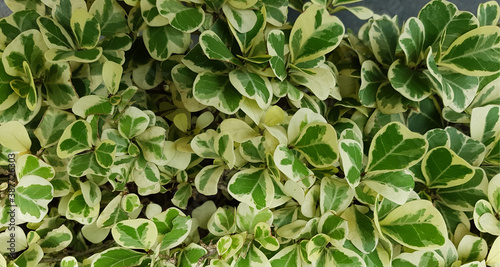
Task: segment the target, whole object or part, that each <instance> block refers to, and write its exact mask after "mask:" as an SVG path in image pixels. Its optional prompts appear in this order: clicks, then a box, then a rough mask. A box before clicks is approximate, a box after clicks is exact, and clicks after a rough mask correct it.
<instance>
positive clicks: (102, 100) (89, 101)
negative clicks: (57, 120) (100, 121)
mask: <svg viewBox="0 0 500 267" xmlns="http://www.w3.org/2000/svg"><path fill="white" fill-rule="evenodd" d="M72 111H73V113H74V114H76V115H78V116H80V117H82V118H87V117H88V116H89V115H94V114H99V115H112V114H113V112H114V111H115V107H114V106H113V105H112V104H111V103H110V102H109V99H108V98H107V97H104V96H98V95H87V96H84V97H82V98H80V99H78V100H77V101H76V103H75V104H74V105H73V107H72Z"/></svg>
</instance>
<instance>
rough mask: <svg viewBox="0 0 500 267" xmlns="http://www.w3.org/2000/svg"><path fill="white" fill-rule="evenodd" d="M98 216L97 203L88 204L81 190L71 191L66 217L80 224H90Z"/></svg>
mask: <svg viewBox="0 0 500 267" xmlns="http://www.w3.org/2000/svg"><path fill="white" fill-rule="evenodd" d="M97 216H99V205H96V206H93V207H91V206H89V205H88V204H87V202H86V201H85V197H84V196H83V193H82V191H81V190H78V191H76V192H75V193H73V195H72V196H71V198H70V199H69V201H68V203H67V210H66V218H68V219H71V220H75V221H77V222H79V223H80V224H85V225H86V224H92V223H94V222H95V221H96V219H97Z"/></svg>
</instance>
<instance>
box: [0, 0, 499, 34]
mask: <svg viewBox="0 0 500 267" xmlns="http://www.w3.org/2000/svg"><path fill="white" fill-rule="evenodd" d="M449 1H450V2H452V3H454V4H455V5H457V7H458V9H459V10H466V11H470V12H472V13H473V14H476V10H477V6H478V5H479V4H480V3H484V2H486V0H449ZM496 1H499V0H496ZM427 2H428V0H364V1H362V2H360V3H356V4H354V5H363V6H366V7H368V8H370V9H371V10H373V12H375V13H376V14H388V15H390V16H394V15H398V16H399V21H400V23H401V22H403V21H404V20H406V19H408V18H409V17H416V16H417V14H418V11H419V10H420V9H421V8H422V7H423V6H424V5H425V4H426V3H427ZM8 14H10V10H9V8H8V7H7V6H5V2H4V0H0V17H5V16H7V15H8ZM337 15H338V16H339V17H340V19H341V20H342V22H344V24H345V25H346V28H351V29H353V30H357V29H358V28H359V26H361V25H362V24H363V21H360V20H359V19H358V18H356V17H355V16H353V15H352V14H350V13H349V12H348V11H341V12H339V13H337Z"/></svg>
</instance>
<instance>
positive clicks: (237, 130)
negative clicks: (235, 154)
mask: <svg viewBox="0 0 500 267" xmlns="http://www.w3.org/2000/svg"><path fill="white" fill-rule="evenodd" d="M219 129H220V130H221V132H227V133H228V134H230V135H231V136H232V137H233V140H234V141H235V142H237V143H242V142H245V141H247V140H249V139H250V138H252V137H255V136H258V135H259V133H258V132H256V131H255V130H254V129H252V127H250V126H249V125H248V124H247V123H245V122H244V121H242V120H239V119H235V118H230V119H225V120H224V121H222V122H221V124H220V125H219Z"/></svg>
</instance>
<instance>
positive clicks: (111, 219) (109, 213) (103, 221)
mask: <svg viewBox="0 0 500 267" xmlns="http://www.w3.org/2000/svg"><path fill="white" fill-rule="evenodd" d="M121 201H122V196H121V195H117V196H115V197H114V198H113V199H112V200H111V201H110V202H109V203H108V205H106V207H104V209H103V210H102V212H101V214H100V215H99V218H97V220H96V227H98V228H109V227H111V226H113V225H114V224H116V223H117V222H120V221H123V220H127V219H128V218H129V217H128V216H127V213H125V211H124V210H123V209H122V208H121V207H120V203H121Z"/></svg>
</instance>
